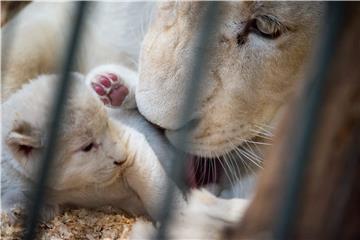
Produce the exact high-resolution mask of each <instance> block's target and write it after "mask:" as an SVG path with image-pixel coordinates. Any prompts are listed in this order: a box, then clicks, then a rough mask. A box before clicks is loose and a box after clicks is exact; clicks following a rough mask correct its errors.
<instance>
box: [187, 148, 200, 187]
mask: <svg viewBox="0 0 360 240" xmlns="http://www.w3.org/2000/svg"><path fill="white" fill-rule="evenodd" d="M195 161H196V157H195V156H194V155H189V156H188V157H187V159H186V176H185V177H186V184H187V185H188V187H189V188H197V187H198V183H197V181H196V170H195Z"/></svg>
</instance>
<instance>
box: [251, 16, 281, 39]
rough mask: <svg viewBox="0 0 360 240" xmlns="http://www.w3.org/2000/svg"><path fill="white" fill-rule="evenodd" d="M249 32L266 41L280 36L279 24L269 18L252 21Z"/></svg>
mask: <svg viewBox="0 0 360 240" xmlns="http://www.w3.org/2000/svg"><path fill="white" fill-rule="evenodd" d="M251 31H253V32H254V33H256V34H258V35H260V36H262V37H264V38H268V39H275V38H278V37H279V36H280V35H281V33H282V32H281V31H282V26H281V24H280V23H279V22H278V21H276V20H275V19H272V18H271V17H269V16H260V17H258V18H256V19H254V20H253V21H252V24H251Z"/></svg>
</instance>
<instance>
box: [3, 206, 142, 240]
mask: <svg viewBox="0 0 360 240" xmlns="http://www.w3.org/2000/svg"><path fill="white" fill-rule="evenodd" d="M13 213H14V214H15V215H21V211H20V210H19V209H14V210H13ZM135 221H136V219H135V218H133V217H130V216H127V215H124V214H119V213H117V212H116V211H115V210H113V209H111V208H106V209H99V210H87V209H69V210H67V211H65V212H64V213H62V214H61V215H59V216H57V217H55V218H54V219H53V220H51V221H49V222H46V223H41V224H40V226H39V229H38V239H44V240H45V239H46V240H60V239H79V240H80V239H84V240H85V239H88V240H95V239H102V240H110V239H128V237H129V233H130V230H131V227H132V225H133V224H134V223H135ZM0 230H1V239H3V240H17V239H21V237H22V236H23V228H22V226H21V225H19V224H17V225H13V224H11V223H10V219H9V218H8V216H7V215H5V214H4V213H1V226H0Z"/></svg>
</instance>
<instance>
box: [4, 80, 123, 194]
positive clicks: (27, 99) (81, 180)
mask: <svg viewBox="0 0 360 240" xmlns="http://www.w3.org/2000/svg"><path fill="white" fill-rule="evenodd" d="M72 77H73V78H74V80H73V85H72V90H71V93H70V95H69V98H68V99H67V104H66V106H67V109H66V114H65V118H64V119H63V121H61V124H62V125H61V131H60V134H59V142H58V147H57V151H56V156H55V159H54V162H53V165H52V168H53V170H54V172H53V174H52V175H51V176H50V181H49V187H50V188H52V189H57V190H67V189H74V188H78V187H84V186H88V185H101V186H106V185H108V184H111V183H113V181H115V180H116V179H117V177H118V176H119V174H120V173H121V172H122V170H123V163H124V161H125V160H126V158H127V154H126V153H127V152H126V149H124V144H125V143H124V141H123V140H122V138H121V136H122V134H123V133H122V132H121V129H119V128H118V127H114V124H115V123H113V122H112V120H111V119H109V118H108V115H107V113H106V111H105V108H104V106H103V104H102V103H101V102H100V101H99V100H98V98H96V97H94V96H93V95H92V94H91V92H90V90H88V89H87V87H86V85H85V83H84V80H83V79H82V76H79V75H73V76H72ZM57 83H58V81H57V78H56V77H55V76H53V75H50V76H41V77H39V78H38V79H36V80H33V81H32V82H30V83H29V84H27V85H25V86H24V87H23V88H22V89H21V90H19V91H18V92H16V93H15V94H13V95H12V96H11V97H10V98H9V99H8V100H7V101H6V102H5V103H4V105H3V119H2V120H3V142H4V143H5V145H4V146H5V150H4V151H7V153H6V154H8V155H10V156H7V157H8V158H10V159H9V160H10V162H11V164H12V165H13V167H15V168H16V169H17V170H18V171H19V172H20V173H21V174H23V175H24V176H26V177H27V178H30V179H33V180H35V179H36V177H34V174H36V170H37V168H38V167H39V162H40V158H41V156H42V154H43V153H44V148H45V145H46V142H45V141H46V138H47V136H48V134H49V133H48V132H47V130H48V129H47V126H48V124H49V119H50V114H51V108H52V103H53V97H54V95H55V89H56V87H57Z"/></svg>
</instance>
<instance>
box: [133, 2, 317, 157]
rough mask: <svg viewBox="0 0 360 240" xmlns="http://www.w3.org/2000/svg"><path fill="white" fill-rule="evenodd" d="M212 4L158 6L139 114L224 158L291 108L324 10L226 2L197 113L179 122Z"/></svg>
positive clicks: (200, 151)
mask: <svg viewBox="0 0 360 240" xmlns="http://www.w3.org/2000/svg"><path fill="white" fill-rule="evenodd" d="M205 4H206V3H201V2H180V3H179V2H171V3H163V4H159V7H158V10H157V13H156V15H155V18H154V21H153V23H152V25H151V26H150V29H149V31H148V32H147V34H146V36H145V39H144V42H143V46H142V51H141V56H140V68H139V69H140V81H139V86H138V89H137V93H136V100H137V104H138V108H139V110H140V112H141V113H142V114H143V115H144V116H145V117H146V118H147V119H148V120H149V121H151V122H153V123H155V124H157V125H159V126H160V127H162V128H164V129H165V131H166V136H167V138H168V139H169V140H170V141H174V133H176V132H177V131H179V130H180V129H182V128H183V127H184V126H185V125H186V124H187V123H189V122H192V123H196V125H195V126H194V125H193V126H194V127H193V128H191V130H190V144H189V145H190V149H189V150H188V151H190V153H191V154H194V155H197V156H202V157H214V156H224V155H225V154H228V153H229V152H230V151H232V150H234V148H236V147H237V146H240V145H244V143H245V142H246V141H248V140H251V139H254V138H255V137H256V136H259V135H261V136H265V137H267V136H269V135H270V134H268V129H266V128H267V126H268V125H269V124H271V123H272V121H273V119H274V117H275V116H276V114H277V112H278V111H279V109H280V108H281V107H282V106H283V105H284V104H285V103H287V101H288V100H289V96H290V95H291V94H292V93H293V91H294V86H295V83H296V81H297V80H299V79H302V78H303V77H304V71H305V68H306V67H305V66H306V63H307V62H308V61H307V60H308V59H309V55H310V53H311V49H312V46H313V43H314V39H315V38H316V36H317V33H318V32H319V27H320V25H321V24H320V23H321V17H322V14H323V4H322V3H317V2H316V3H314V2H267V1H265V2H236V1H235V2H221V3H218V9H219V18H218V24H217V29H215V30H214V33H213V40H211V41H210V40H209V44H208V43H207V42H206V43H203V45H202V46H200V48H203V49H204V50H205V51H207V52H209V53H210V56H211V58H209V59H208V65H207V66H206V69H205V70H204V79H203V81H202V83H203V85H202V86H201V97H200V99H199V104H197V106H196V109H195V111H194V112H193V113H192V114H191V115H189V116H186V120H185V121H184V122H180V121H179V119H180V118H181V117H180V114H182V112H181V110H182V109H181V106H182V103H183V101H184V100H185V90H186V89H187V84H188V82H189V80H190V72H191V71H190V69H191V62H192V60H193V56H194V54H195V53H196V51H198V50H199V49H194V48H193V47H194V46H195V45H196V41H197V38H198V35H199V33H200V32H201V29H200V27H201V26H200V25H201V24H200V21H201V19H202V18H201V17H202V15H203V13H204V7H205Z"/></svg>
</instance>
